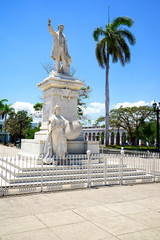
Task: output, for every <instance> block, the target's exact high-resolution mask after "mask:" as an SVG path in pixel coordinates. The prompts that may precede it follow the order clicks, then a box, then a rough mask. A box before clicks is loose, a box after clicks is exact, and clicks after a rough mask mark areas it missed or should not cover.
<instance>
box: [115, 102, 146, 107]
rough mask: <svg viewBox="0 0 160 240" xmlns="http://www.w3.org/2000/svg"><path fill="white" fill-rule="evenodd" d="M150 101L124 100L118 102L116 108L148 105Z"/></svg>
mask: <svg viewBox="0 0 160 240" xmlns="http://www.w3.org/2000/svg"><path fill="white" fill-rule="evenodd" d="M147 105H149V103H146V102H145V101H138V102H135V103H129V102H124V103H117V104H116V105H115V106H114V108H120V107H121V106H122V107H140V106H147Z"/></svg>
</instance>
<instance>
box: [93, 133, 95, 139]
mask: <svg viewBox="0 0 160 240" xmlns="http://www.w3.org/2000/svg"><path fill="white" fill-rule="evenodd" d="M95 135H96V134H95V133H93V141H95V140H96V136H95Z"/></svg>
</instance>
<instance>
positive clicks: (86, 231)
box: [51, 221, 112, 240]
mask: <svg viewBox="0 0 160 240" xmlns="http://www.w3.org/2000/svg"><path fill="white" fill-rule="evenodd" d="M51 230H52V231H53V232H54V233H56V234H57V236H59V237H60V239H62V240H100V239H104V238H109V237H112V235H111V234H109V233H107V232H106V231H104V230H103V229H101V228H99V227H97V226H96V225H95V224H93V223H91V222H89V221H85V222H80V223H74V224H69V225H63V226H58V227H53V228H51Z"/></svg>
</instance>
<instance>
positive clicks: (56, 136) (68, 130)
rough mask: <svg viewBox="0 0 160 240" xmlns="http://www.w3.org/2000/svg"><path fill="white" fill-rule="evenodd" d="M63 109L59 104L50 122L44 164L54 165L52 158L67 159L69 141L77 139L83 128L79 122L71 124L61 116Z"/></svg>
mask: <svg viewBox="0 0 160 240" xmlns="http://www.w3.org/2000/svg"><path fill="white" fill-rule="evenodd" d="M60 112H61V108H60V106H59V105H58V104H56V106H55V107H54V111H53V114H52V115H51V116H50V118H49V120H48V134H47V138H46V141H45V145H44V151H43V154H44V162H45V163H47V164H50V163H52V162H53V161H52V158H53V157H56V158H65V155H66V154H67V139H69V140H72V139H75V138H77V137H78V136H79V135H80V133H81V131H82V126H81V124H80V122H79V121H72V122H69V121H68V120H66V119H65V118H64V117H63V116H61V115H60Z"/></svg>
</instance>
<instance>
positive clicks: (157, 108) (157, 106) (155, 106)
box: [153, 101, 160, 152]
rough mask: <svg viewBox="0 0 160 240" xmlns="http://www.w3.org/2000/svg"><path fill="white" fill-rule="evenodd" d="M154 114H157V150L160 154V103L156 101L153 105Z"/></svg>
mask: <svg viewBox="0 0 160 240" xmlns="http://www.w3.org/2000/svg"><path fill="white" fill-rule="evenodd" d="M153 109H154V112H156V113H157V140H156V150H157V152H159V112H160V102H159V104H157V103H156V102H155V101H154V103H153Z"/></svg>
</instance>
